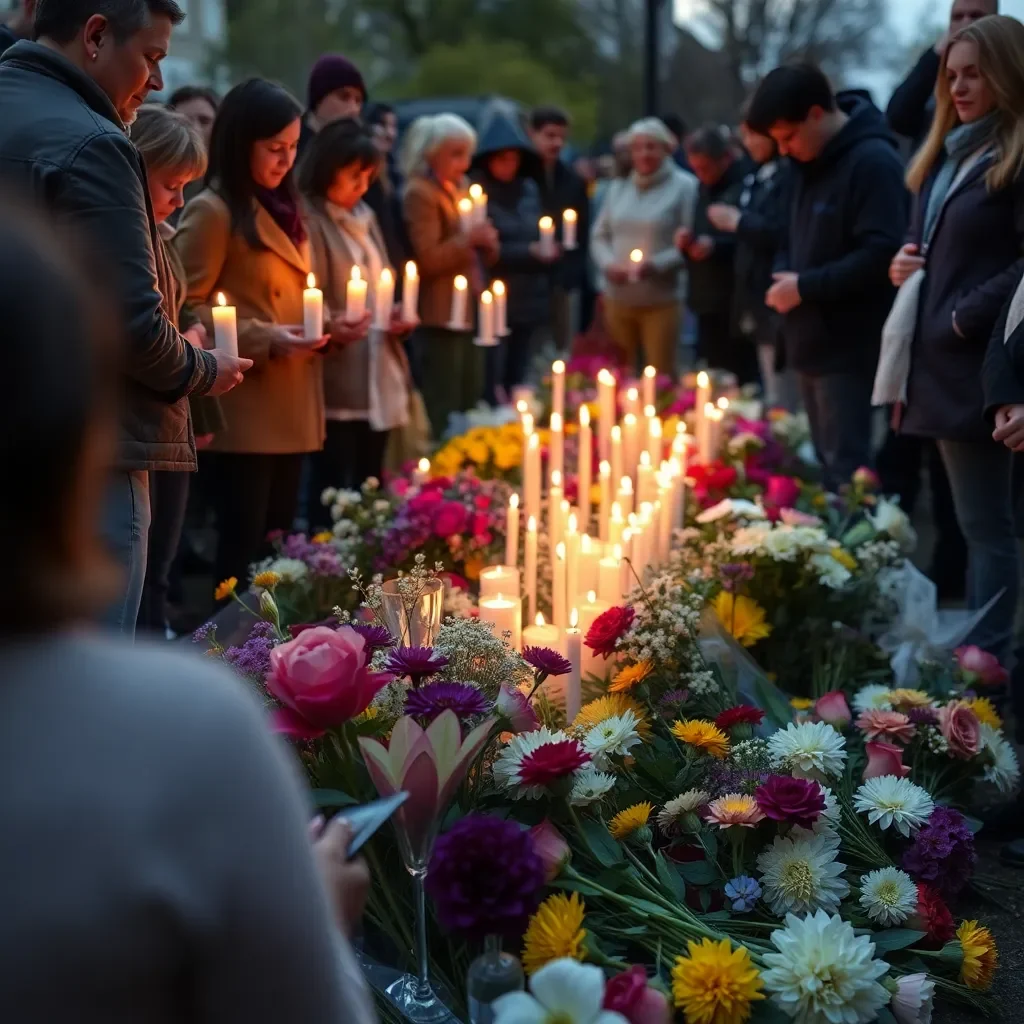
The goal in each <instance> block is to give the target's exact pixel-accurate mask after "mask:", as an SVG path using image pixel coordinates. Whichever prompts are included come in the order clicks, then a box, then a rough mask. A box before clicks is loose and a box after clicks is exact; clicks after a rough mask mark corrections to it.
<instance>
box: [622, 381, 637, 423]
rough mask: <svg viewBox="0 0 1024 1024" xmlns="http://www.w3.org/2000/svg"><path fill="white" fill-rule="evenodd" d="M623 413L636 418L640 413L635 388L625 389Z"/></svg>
mask: <svg viewBox="0 0 1024 1024" xmlns="http://www.w3.org/2000/svg"><path fill="white" fill-rule="evenodd" d="M624 411H625V412H631V413H632V414H633V415H634V416H636V415H637V414H638V413H639V412H640V392H639V391H638V390H637V389H636V388H626V405H625V408H624Z"/></svg>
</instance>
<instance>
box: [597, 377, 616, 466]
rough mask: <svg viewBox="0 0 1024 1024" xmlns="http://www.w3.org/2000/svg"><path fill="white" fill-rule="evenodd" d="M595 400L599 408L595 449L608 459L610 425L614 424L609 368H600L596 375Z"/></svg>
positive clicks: (610, 444) (613, 399)
mask: <svg viewBox="0 0 1024 1024" xmlns="http://www.w3.org/2000/svg"><path fill="white" fill-rule="evenodd" d="M597 401H598V407H599V410H600V417H599V418H600V423H599V424H598V435H597V451H598V454H599V455H600V457H601V458H602V459H609V458H611V452H612V427H614V426H615V378H614V377H613V376H612V374H611V371H609V370H601V371H600V373H598V375H597Z"/></svg>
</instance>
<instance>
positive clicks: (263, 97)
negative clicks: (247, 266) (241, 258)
mask: <svg viewBox="0 0 1024 1024" xmlns="http://www.w3.org/2000/svg"><path fill="white" fill-rule="evenodd" d="M301 117H302V107H301V106H300V105H299V102H298V100H296V99H295V97H294V96H292V94H291V93H290V92H288V90H287V89H285V88H284V86H281V85H277V84H276V83H275V82H268V81H267V80H266V79H264V78H250V79H249V80H248V81H246V82H242V83H241V84H239V85H236V86H235V87H234V89H232V90H231V92H229V93H228V94H227V96H225V97H224V100H223V102H222V103H221V105H220V110H218V111H217V120H216V121H214V124H213V135H212V137H211V139H210V166H209V169H208V170H207V172H206V183H207V184H208V185H211V186H212V187H213V188H215V189H216V190H217V191H218V193H219V194H220V195H221V196H222V197H223V198H224V201H225V202H226V203H227V204H228V207H229V209H230V210H231V218H232V225H233V227H234V229H235V230H240V231H242V233H243V234H245V236H246V237H247V238H248V240H249V241H250V242H252V243H253V244H258V241H257V238H256V234H255V227H254V225H253V220H252V199H253V197H254V196H255V195H256V194H257V192H258V191H260V190H262V189H269V190H274V189H277V188H281V187H284V188H285V189H290V187H291V172H292V168H293V167H294V165H295V156H296V154H297V153H298V148H299V134H300V132H301V128H302V125H301Z"/></svg>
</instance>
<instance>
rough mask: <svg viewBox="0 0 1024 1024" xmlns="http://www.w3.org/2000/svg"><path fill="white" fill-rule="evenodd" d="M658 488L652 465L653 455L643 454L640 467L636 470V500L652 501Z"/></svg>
mask: <svg viewBox="0 0 1024 1024" xmlns="http://www.w3.org/2000/svg"><path fill="white" fill-rule="evenodd" d="M657 486H658V485H657V483H656V482H655V479H654V467H653V466H652V465H651V453H650V452H641V453H640V465H639V466H637V470H636V500H637V501H638V502H644V501H652V500H653V499H654V496H655V493H656V491H657Z"/></svg>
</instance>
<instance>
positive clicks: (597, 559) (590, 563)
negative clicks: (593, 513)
mask: <svg viewBox="0 0 1024 1024" xmlns="http://www.w3.org/2000/svg"><path fill="white" fill-rule="evenodd" d="M600 563H601V552H600V551H599V550H598V544H597V543H596V542H595V541H594V539H593V537H591V536H590V534H589V533H585V534H583V536H582V537H581V538H580V593H581V594H586V593H587V592H588V591H591V590H597V587H598V575H599V573H598V566H599V565H600Z"/></svg>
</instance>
